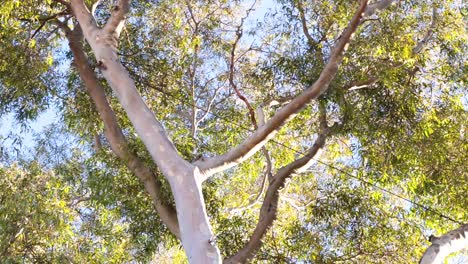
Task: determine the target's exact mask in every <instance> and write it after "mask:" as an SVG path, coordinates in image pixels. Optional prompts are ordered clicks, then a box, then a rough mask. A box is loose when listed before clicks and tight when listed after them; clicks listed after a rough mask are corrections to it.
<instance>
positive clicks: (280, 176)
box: [224, 128, 330, 263]
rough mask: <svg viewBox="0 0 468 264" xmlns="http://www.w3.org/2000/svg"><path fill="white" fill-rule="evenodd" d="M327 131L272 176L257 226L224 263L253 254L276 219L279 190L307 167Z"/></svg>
mask: <svg viewBox="0 0 468 264" xmlns="http://www.w3.org/2000/svg"><path fill="white" fill-rule="evenodd" d="M329 133H330V130H329V129H328V128H326V129H324V130H322V132H321V133H320V134H319V135H318V137H317V139H316V140H315V143H314V145H313V146H312V147H311V148H310V149H309V150H308V151H307V153H306V155H304V156H303V157H301V158H299V159H297V160H295V161H293V162H291V163H289V164H288V165H286V166H284V167H282V168H280V169H279V170H278V172H277V173H276V175H275V176H274V177H273V180H272V182H271V183H270V185H269V186H268V190H267V192H266V195H265V199H264V200H263V204H262V207H261V208H260V215H259V220H258V223H257V226H256V227H255V229H254V231H253V234H252V236H251V237H250V240H249V242H247V244H246V245H245V246H244V247H243V248H242V249H241V250H239V251H238V252H237V253H236V254H235V255H233V256H231V257H229V258H227V259H225V260H224V263H245V262H247V260H249V259H250V258H252V257H253V256H254V254H255V252H256V251H257V250H258V249H259V248H260V247H261V245H262V238H263V237H264V236H265V234H266V232H267V231H268V230H269V229H270V227H271V226H272V224H273V221H274V220H275V219H276V213H277V211H278V201H279V190H280V189H281V188H283V187H284V184H285V182H286V179H287V178H289V177H291V175H292V174H293V173H295V172H301V171H304V170H305V169H306V168H308V167H309V165H310V161H311V160H312V159H313V158H314V157H315V155H317V153H319V151H320V150H321V149H322V148H323V146H324V145H325V140H326V138H327V137H328V135H329Z"/></svg>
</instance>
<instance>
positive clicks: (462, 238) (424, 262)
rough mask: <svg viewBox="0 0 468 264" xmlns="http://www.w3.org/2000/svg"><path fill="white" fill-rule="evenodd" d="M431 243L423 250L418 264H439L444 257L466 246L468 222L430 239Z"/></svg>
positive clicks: (467, 245) (467, 242)
mask: <svg viewBox="0 0 468 264" xmlns="http://www.w3.org/2000/svg"><path fill="white" fill-rule="evenodd" d="M431 242H432V245H431V246H430V247H429V248H428V249H427V250H426V252H424V255H423V256H422V258H421V261H420V262H419V263H420V264H439V263H442V262H443V261H444V259H445V258H446V257H447V256H448V255H450V254H452V253H454V252H458V251H460V250H462V249H465V248H468V224H464V225H462V226H461V227H459V228H457V229H455V230H452V231H450V232H448V233H447V234H445V235H443V236H441V237H434V238H432V239H431Z"/></svg>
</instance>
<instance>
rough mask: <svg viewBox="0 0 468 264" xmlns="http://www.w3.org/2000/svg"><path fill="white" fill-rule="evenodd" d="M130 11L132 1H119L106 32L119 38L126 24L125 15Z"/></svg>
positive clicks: (108, 22) (105, 29)
mask: <svg viewBox="0 0 468 264" xmlns="http://www.w3.org/2000/svg"><path fill="white" fill-rule="evenodd" d="M129 10H130V0H119V1H118V3H117V5H116V6H114V8H113V10H112V14H111V17H110V18H109V20H108V21H107V23H106V25H105V26H104V31H105V32H107V33H109V34H113V35H114V36H115V37H116V38H118V37H119V36H120V32H121V31H122V28H123V27H124V24H125V15H126V14H127V13H128V11H129Z"/></svg>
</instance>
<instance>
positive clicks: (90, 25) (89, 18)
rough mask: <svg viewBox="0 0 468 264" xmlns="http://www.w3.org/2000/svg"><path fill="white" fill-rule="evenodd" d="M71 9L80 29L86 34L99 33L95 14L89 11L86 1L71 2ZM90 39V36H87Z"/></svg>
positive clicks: (73, 0) (72, 0)
mask: <svg viewBox="0 0 468 264" xmlns="http://www.w3.org/2000/svg"><path fill="white" fill-rule="evenodd" d="M71 9H72V10H73V14H75V17H76V19H77V20H78V21H79V23H80V27H81V29H82V30H83V32H84V34H85V35H86V34H89V35H90V36H89V37H91V34H92V33H94V32H96V31H98V30H99V28H98V26H97V24H96V20H95V19H94V16H93V14H91V12H90V11H89V10H88V8H87V7H86V4H85V3H84V0H71ZM85 37H87V38H88V36H85Z"/></svg>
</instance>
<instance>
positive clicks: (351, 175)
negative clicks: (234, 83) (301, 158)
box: [271, 139, 463, 225]
mask: <svg viewBox="0 0 468 264" xmlns="http://www.w3.org/2000/svg"><path fill="white" fill-rule="evenodd" d="M271 141H273V142H274V143H275V144H277V145H281V146H283V147H285V148H288V149H290V150H292V151H294V152H296V153H298V154H301V155H305V153H303V152H302V151H299V150H296V149H293V148H291V147H289V146H287V145H285V144H283V143H281V142H278V141H275V140H273V139H272V140H271ZM312 160H315V161H317V162H318V163H320V164H323V165H325V166H327V167H330V168H332V169H335V170H337V171H339V172H341V173H343V174H345V175H347V176H349V177H351V178H353V179H356V180H358V181H360V182H362V183H365V184H367V185H370V186H371V187H373V188H376V189H378V190H381V191H383V192H385V193H388V194H390V195H393V196H395V197H397V198H399V199H402V200H404V201H406V202H409V203H411V204H414V205H416V206H418V207H421V208H423V209H424V210H426V211H428V212H431V213H433V214H436V215H438V216H439V217H442V218H445V219H447V220H450V221H452V222H454V223H457V224H460V225H462V224H463V223H461V222H460V221H457V220H455V219H453V218H451V217H450V216H447V215H445V214H443V213H441V212H439V211H437V210H436V209H433V208H431V207H429V206H427V205H424V204H421V203H418V202H415V201H413V200H411V199H409V198H406V197H404V196H402V195H400V194H397V193H395V192H392V191H389V190H387V189H385V188H383V187H380V186H378V185H376V184H374V183H371V182H369V181H366V180H364V179H361V178H359V177H357V176H355V175H353V174H351V173H349V172H347V171H345V170H343V169H340V168H338V167H335V166H333V165H331V164H328V163H326V162H323V161H321V160H318V159H315V158H312ZM353 170H354V169H353Z"/></svg>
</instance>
